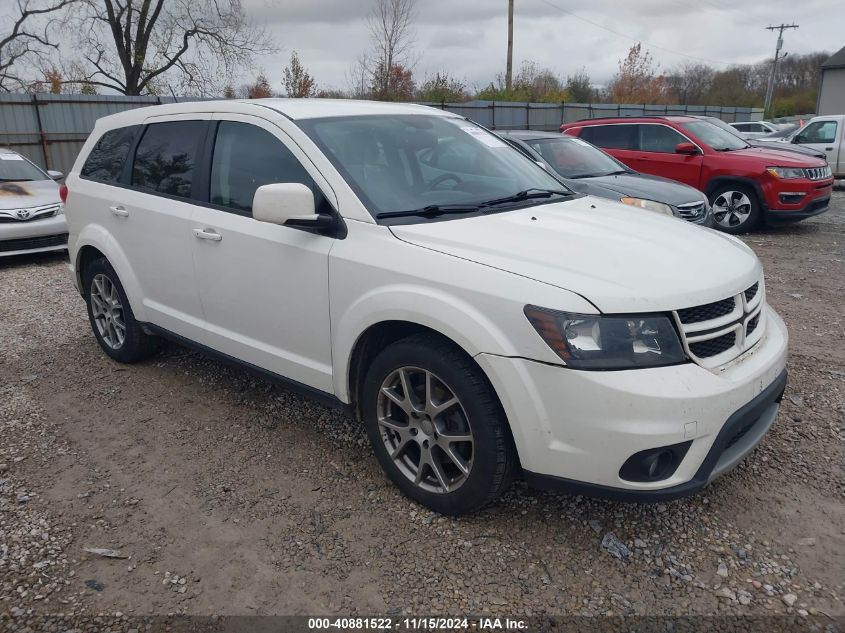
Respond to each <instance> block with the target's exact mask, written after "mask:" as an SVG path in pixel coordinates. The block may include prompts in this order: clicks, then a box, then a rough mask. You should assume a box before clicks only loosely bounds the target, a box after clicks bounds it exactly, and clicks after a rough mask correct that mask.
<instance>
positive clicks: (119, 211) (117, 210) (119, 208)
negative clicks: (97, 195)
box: [109, 204, 129, 218]
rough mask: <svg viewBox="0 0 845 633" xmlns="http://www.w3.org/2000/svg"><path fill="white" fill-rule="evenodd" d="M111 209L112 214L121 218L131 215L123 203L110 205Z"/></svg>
mask: <svg viewBox="0 0 845 633" xmlns="http://www.w3.org/2000/svg"><path fill="white" fill-rule="evenodd" d="M109 211H111V212H112V215H116V216H117V217H119V218H127V217H129V211H127V210H126V207H124V206H123V205H122V204H116V205H114V206H113V207H109Z"/></svg>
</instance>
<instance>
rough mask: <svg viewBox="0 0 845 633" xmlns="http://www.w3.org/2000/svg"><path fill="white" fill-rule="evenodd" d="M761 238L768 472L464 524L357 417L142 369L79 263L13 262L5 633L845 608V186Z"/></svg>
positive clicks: (747, 470)
mask: <svg viewBox="0 0 845 633" xmlns="http://www.w3.org/2000/svg"><path fill="white" fill-rule="evenodd" d="M745 239H746V241H747V242H748V243H749V244H750V245H751V246H752V247H753V248H754V249H755V250H756V251H757V253H758V255H759V256H760V257H761V259H762V260H763V263H764V265H765V268H766V274H767V287H768V293H769V301H770V302H771V303H772V304H773V305H774V306H775V308H776V309H777V310H778V311H779V312H780V313H781V315H783V316H784V318H785V319H786V321H787V324H788V326H789V328H790V334H791V337H792V338H791V357H790V362H789V369H790V373H791V377H790V384H789V387H788V388H787V395H786V398H785V399H784V406H783V408H782V410H781V414H780V417H779V420H778V422H777V424H776V425H775V427H774V428H773V431H772V432H771V433H770V435H769V436H768V437H767V438H766V439H765V440H764V441H763V443H762V444H761V446H760V447H759V448H758V449H757V450H756V451H755V452H754V453H753V454H752V455H751V456H750V458H749V459H748V460H746V462H744V463H743V464H742V465H741V466H740V467H739V468H738V469H737V470H735V471H734V472H732V473H731V474H729V475H727V476H725V477H723V478H722V479H720V480H718V481H717V482H716V483H715V484H714V485H712V486H711V487H710V488H708V489H706V490H705V491H704V492H703V493H701V494H699V495H698V496H696V497H694V498H691V499H686V500H680V501H676V502H672V503H667V504H657V505H632V504H621V503H613V502H605V501H595V500H589V499H585V498H582V497H573V496H566V495H558V494H551V493H541V492H537V491H533V490H530V489H527V488H526V487H525V486H524V485H521V484H517V485H516V486H515V487H514V489H513V490H512V491H511V492H510V493H509V494H508V495H507V496H506V497H505V498H504V499H503V500H502V501H501V502H500V503H498V504H497V505H495V506H493V507H490V508H488V509H486V510H484V511H483V512H481V513H479V514H477V515H475V516H472V517H466V518H461V519H452V518H445V517H442V516H437V515H434V514H432V513H430V512H428V511H427V510H425V509H423V508H421V507H419V506H416V505H414V504H412V503H410V502H409V501H407V500H406V499H404V498H403V497H402V496H401V495H400V494H399V493H398V492H397V491H396V489H395V488H393V486H391V485H390V484H389V482H388V481H387V480H386V478H385V477H384V476H383V475H382V473H381V471H380V470H379V468H378V465H377V464H376V462H375V459H374V458H373V457H372V455H371V453H370V450H369V447H368V445H367V442H366V437H365V435H364V432H363V430H362V429H361V428H360V427H359V426H358V425H357V424H356V423H355V422H353V421H352V420H350V419H347V418H345V417H344V416H343V414H342V413H341V412H339V411H336V410H333V409H329V408H326V407H324V406H322V405H320V404H317V403H314V402H311V401H309V400H306V399H304V398H301V397H299V396H296V395H292V394H291V393H289V392H286V391H284V390H282V389H281V388H279V387H276V386H273V385H271V384H269V383H266V382H263V381H261V380H258V379H255V378H254V377H252V376H250V375H248V374H245V373H243V372H241V371H239V370H235V369H231V368H229V367H226V366H224V365H221V364H219V363H217V362H216V361H213V360H210V359H208V358H206V357H204V356H202V355H200V354H198V353H195V352H192V351H188V350H186V349H183V348H180V347H177V346H168V347H167V348H166V349H165V350H164V351H163V352H162V353H161V355H159V356H157V357H155V358H154V359H152V360H151V361H148V362H146V363H143V364H140V365H136V366H131V367H129V366H121V365H118V364H116V363H114V362H112V361H110V360H109V359H108V358H107V357H106V356H105V355H104V354H103V353H102V352H101V351H100V349H99V348H98V347H97V344H96V342H95V341H94V338H93V336H92V335H91V333H90V331H89V326H88V322H87V320H86V316H85V311H84V305H83V302H82V300H81V298H80V297H79V296H78V295H77V294H76V293H75V291H74V290H73V288H72V286H71V281H70V277H69V274H68V270H67V267H66V261H65V259H64V258H63V257H61V256H34V257H25V258H15V259H13V260H0V324H2V330H0V332H1V333H0V628H2V622H3V618H6V620H5V621H6V622H7V623H12V624H14V626H15V627H19V626H23V624H24V623H25V622H27V621H35V620H34V618H36V617H37V616H38V615H40V614H46V613H57V612H61V613H65V614H68V615H71V616H81V617H85V616H91V615H93V614H97V613H107V614H114V613H115V612H119V613H121V614H125V615H127V616H131V615H139V614H168V613H176V614H178V613H188V614H199V615H209V614H251V615H259V614H339V615H351V614H376V613H389V614H402V613H414V614H443V615H455V614H460V613H500V614H520V615H532V614H535V615H536V614H572V615H578V614H589V615H597V614H615V615H621V614H651V615H658V614H674V615H681V614H721V615H724V614H783V613H792V614H795V615H796V616H799V617H801V616H807V615H808V614H809V615H811V616H812V615H816V616H817V617H819V618H822V619H824V618H826V617H827V616H836V615H845V609H843V604H842V598H843V592H845V586H843V581H845V502H844V501H845V499H844V497H845V494H843V493H845V477H843V462H845V459H843V434H845V343H843V332H845V327H843V321H844V320H845V317H844V316H843V311H845V192H841V191H840V192H837V193H835V194H834V208H833V209H832V210H831V211H829V212H828V213H826V214H824V215H822V216H820V217H817V218H814V219H812V220H810V221H807V222H804V223H801V224H798V225H794V226H790V227H785V228H780V229H766V230H764V231H761V232H758V233H756V234H753V235H750V236H747V237H746V238H745ZM603 542H604V543H605V545H606V546H607V547H603V546H602V543H603ZM84 548H109V549H113V550H117V552H118V553H119V554H120V555H121V556H126V557H127V558H106V557H103V556H100V555H97V554H92V553H88V552H86V551H84ZM610 550H613V551H610ZM614 553H615V554H616V555H614ZM118 617H120V616H118Z"/></svg>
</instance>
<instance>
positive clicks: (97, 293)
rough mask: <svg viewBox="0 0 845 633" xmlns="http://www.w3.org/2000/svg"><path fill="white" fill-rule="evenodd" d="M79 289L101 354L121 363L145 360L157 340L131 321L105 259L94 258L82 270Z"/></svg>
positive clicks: (123, 299)
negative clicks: (82, 288) (100, 348)
mask: <svg viewBox="0 0 845 633" xmlns="http://www.w3.org/2000/svg"><path fill="white" fill-rule="evenodd" d="M83 286H84V293H85V300H86V303H87V304H88V320H89V321H90V322H91V329H92V330H93V331H94V336H95V337H96V339H97V342H98V343H99V344H100V347H102V348H103V351H104V352H105V353H106V354H108V355H109V356H111V357H112V358H113V359H114V360H116V361H119V362H121V363H134V362H136V361H139V360H142V359H144V358H147V357H148V356H150V355H151V354H153V353H155V351H156V350H157V349H158V348H159V345H160V343H161V339H159V338H158V337H156V336H152V335H150V334H147V333H146V332H144V330H143V328H142V327H141V324H140V323H138V322H137V321H136V320H135V315H134V314H133V313H132V307H131V306H130V305H129V300H128V299H127V298H126V292H125V291H124V290H123V286H121V285H120V279H118V276H117V273H116V272H115V270H114V268H112V266H111V264H109V263H108V261H106V260H105V259H102V258H101V259H96V260H94V261H93V262H91V263H90V264H89V265H88V267H87V268H86V269H85V271H84V275H83Z"/></svg>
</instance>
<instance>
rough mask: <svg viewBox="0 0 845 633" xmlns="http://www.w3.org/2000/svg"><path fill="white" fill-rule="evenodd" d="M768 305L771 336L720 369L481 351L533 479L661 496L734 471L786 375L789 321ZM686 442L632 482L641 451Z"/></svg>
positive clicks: (615, 493) (768, 420)
mask: <svg viewBox="0 0 845 633" xmlns="http://www.w3.org/2000/svg"><path fill="white" fill-rule="evenodd" d="M765 309H766V310H768V315H767V319H766V321H767V328H766V332H765V334H764V337H763V339H762V340H761V341H760V342H759V343H758V344H757V345H755V346H754V347H753V348H752V349H751V350H749V351H748V352H747V353H746V354H744V355H743V356H741V357H739V358H737V359H736V360H734V361H732V362H731V363H728V364H727V365H725V366H723V367H720V368H717V369H714V370H712V371H711V370H706V369H703V368H702V367H700V366H698V365H696V364H693V363H686V364H683V365H676V366H672V367H661V368H655V369H639V370H626V371H607V372H599V371H593V372H588V371H576V370H571V369H565V368H562V367H559V366H555V365H548V364H544V363H538V362H534V361H530V360H525V359H519V358H505V357H501V356H494V355H488V354H480V355H478V356H477V357H476V360H477V361H478V362H479V364H480V365H481V366H482V368H483V369H484V370H485V371H486V372H487V375H488V376H489V377H490V380H491V382H492V383H493V386H494V388H495V389H496V391H497V393H498V394H499V396H500V398H501V400H502V405H503V406H504V408H505V412H506V414H507V415H508V419H509V420H510V422H511V429H512V431H513V436H514V441H515V443H516V445H517V450H518V451H519V457H520V461H521V464H522V467H523V469H524V471H525V478H526V480H527V481H528V482H529V483H531V484H535V485H538V486H540V487H553V488H564V489H568V490H572V491H575V492H578V493H583V494H589V495H594V496H604V497H613V498H617V499H633V500H652V501H655V500H661V499H670V498H676V497H680V496H684V495H688V494H691V493H693V492H695V491H696V490H699V489H700V488H702V487H704V486H706V485H707V484H708V483H709V482H710V481H712V480H713V478H715V477H717V476H718V475H721V474H723V473H724V472H727V471H728V470H729V469H730V468H732V467H733V466H735V465H736V464H737V463H738V462H739V461H741V460H742V458H744V457H745V455H747V454H748V453H749V452H750V451H751V450H752V449H753V448H754V446H756V445H757V443H758V442H759V441H760V440H761V439H762V437H763V435H765V433H766V431H768V429H769V427H770V426H771V424H772V423H773V421H774V419H775V417H776V414H777V408H778V402H779V400H780V396H781V395H782V393H783V386H784V385H785V382H786V372H785V367H786V353H787V341H788V337H787V333H786V327H785V326H784V324H783V321H781V319H780V317H778V316H777V314H776V313H775V312H774V311H773V310H772V309H771V308H770V307H768V306H766V307H765ZM752 423H753V424H752ZM743 430H744V433H743V434H742V435H741V437H739V438H736V436H737V435H738V433H739V432H740V431H743ZM685 442H690V445H689V449H688V450H687V451H686V454H685V455H684V456H683V459H682V460H681V461H680V463H679V465H678V466H677V468H676V469H675V470H674V472H673V473H672V474H671V475H669V476H668V477H666V478H665V479H662V480H660V481H652V482H634V481H628V480H625V479H623V478H622V477H621V476H620V469H621V468H622V466H623V464H624V463H625V462H626V460H628V458H629V457H631V456H632V455H634V454H635V453H638V452H640V451H645V450H649V449H654V448H657V447H663V446H670V445H676V444H680V443H685ZM728 443H731V446H730V447H728V448H726V447H727V445H728Z"/></svg>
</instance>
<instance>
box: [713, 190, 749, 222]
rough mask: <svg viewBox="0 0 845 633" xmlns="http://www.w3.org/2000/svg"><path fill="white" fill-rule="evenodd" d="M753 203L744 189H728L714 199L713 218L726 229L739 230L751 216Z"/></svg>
mask: <svg viewBox="0 0 845 633" xmlns="http://www.w3.org/2000/svg"><path fill="white" fill-rule="evenodd" d="M752 209H753V203H752V202H751V199H750V198H749V197H748V195H747V194H746V193H744V192H742V191H734V190H726V191H723V192H721V193H720V194H719V195H717V196H716V198H715V199H714V200H713V219H714V220H716V224H718V225H719V226H721V227H722V228H725V229H731V230H738V229H740V228H741V227H742V226H743V225H744V224H746V222H748V219H749V218H750V217H751V212H752Z"/></svg>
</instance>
